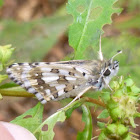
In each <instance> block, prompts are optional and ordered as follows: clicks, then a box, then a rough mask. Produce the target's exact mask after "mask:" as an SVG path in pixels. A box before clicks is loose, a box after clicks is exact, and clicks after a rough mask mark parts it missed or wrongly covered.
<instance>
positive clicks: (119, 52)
mask: <svg viewBox="0 0 140 140" xmlns="http://www.w3.org/2000/svg"><path fill="white" fill-rule="evenodd" d="M121 53H122V51H121V50H118V51H117V53H116V54H115V55H114V56H112V58H111V62H112V61H113V59H114V57H116V56H117V55H118V54H121Z"/></svg>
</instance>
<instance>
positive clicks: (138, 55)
mask: <svg viewBox="0 0 140 140" xmlns="http://www.w3.org/2000/svg"><path fill="white" fill-rule="evenodd" d="M66 2H67V1H66V0H24V1H23V0H4V2H3V3H2V2H0V5H1V7H0V45H6V44H12V46H13V47H14V48H15V51H14V54H13V56H12V60H14V62H36V61H47V62H49V61H60V60H63V59H64V58H65V57H66V56H67V55H70V54H71V53H72V52H73V49H72V48H71V47H70V46H69V44H68V36H67V33H68V26H69V25H70V24H71V23H72V17H71V16H70V15H68V14H67V13H66ZM115 7H121V8H123V10H122V13H121V14H120V15H119V16H118V15H116V14H114V15H112V20H113V22H112V24H111V25H105V26H104V27H103V30H104V34H103V37H102V49H103V53H104V56H105V57H106V58H110V57H111V56H113V54H115V52H116V51H117V50H120V49H121V50H123V54H122V55H120V56H118V57H117V60H119V61H120V71H119V75H121V74H123V75H129V74H130V75H131V77H132V79H134V81H135V82H136V84H137V86H139V87H140V80H139V79H140V0H133V1H132V0H119V1H118V2H117V3H116V4H115ZM97 49H98V45H97V46H96V47H95V50H93V51H94V52H92V51H88V50H87V52H86V53H88V59H95V58H96V57H95V56H96V53H95V52H96V50H97ZM108 52H110V53H108ZM37 102H38V101H37V100H36V99H33V98H17V97H4V99H3V101H1V102H0V120H2V121H11V120H13V119H14V118H15V117H17V116H19V115H21V114H22V113H24V112H25V111H27V110H28V109H30V108H31V107H33V106H35V105H36V104H37ZM59 108H61V105H60V103H58V102H50V103H48V104H47V105H45V110H44V119H46V118H47V117H49V116H50V115H52V114H53V113H54V112H56V110H57V109H59ZM139 111H140V109H139ZM100 112H101V110H100V109H97V110H96V111H95V112H94V108H91V114H92V116H93V117H92V118H93V136H96V135H98V134H99V133H100V131H97V130H98V127H97V120H96V118H97V116H98V114H99V113H100ZM81 118H82V112H81V110H80V109H78V110H75V111H74V112H73V113H72V116H71V117H70V118H69V119H68V120H66V121H65V122H64V123H58V124H57V125H56V126H55V129H54V131H55V134H56V135H55V138H54V140H60V139H61V140H74V139H76V135H77V132H78V131H82V130H83V128H84V123H83V122H82V121H81ZM100 120H101V119H100ZM102 121H107V120H103V119H102ZM136 121H137V124H140V120H136ZM139 130H140V127H137V129H136V130H135V132H136V133H137V134H139V135H140V131H139ZM139 139H140V138H139Z"/></svg>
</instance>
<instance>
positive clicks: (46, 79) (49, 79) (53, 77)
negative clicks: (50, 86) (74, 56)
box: [42, 76, 59, 83]
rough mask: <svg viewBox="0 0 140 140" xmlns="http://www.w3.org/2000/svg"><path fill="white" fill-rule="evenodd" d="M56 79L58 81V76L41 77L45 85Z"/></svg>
mask: <svg viewBox="0 0 140 140" xmlns="http://www.w3.org/2000/svg"><path fill="white" fill-rule="evenodd" d="M58 79H59V77H58V76H50V77H42V80H44V81H45V83H48V82H52V81H56V80H58Z"/></svg>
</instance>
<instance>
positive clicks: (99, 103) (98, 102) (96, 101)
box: [85, 97, 106, 107]
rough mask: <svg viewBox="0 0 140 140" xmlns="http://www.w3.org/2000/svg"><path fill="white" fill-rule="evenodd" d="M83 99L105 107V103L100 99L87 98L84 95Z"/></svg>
mask: <svg viewBox="0 0 140 140" xmlns="http://www.w3.org/2000/svg"><path fill="white" fill-rule="evenodd" d="M85 100H86V101H87V102H91V103H94V104H97V105H100V106H102V107H106V105H105V104H104V103H103V102H101V101H100V100H96V99H92V98H89V97H86V98H85Z"/></svg>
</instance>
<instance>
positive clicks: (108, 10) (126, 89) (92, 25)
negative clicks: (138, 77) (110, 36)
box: [0, 0, 140, 140]
mask: <svg viewBox="0 0 140 140" xmlns="http://www.w3.org/2000/svg"><path fill="white" fill-rule="evenodd" d="M116 1H117V0H107V1H103V0H69V1H68V4H67V11H68V13H69V14H71V15H72V16H73V20H74V21H73V23H72V25H71V26H70V27H69V44H70V45H71V46H72V47H73V48H74V50H75V59H84V58H86V56H85V51H88V48H89V46H91V47H92V48H94V47H95V46H96V45H97V44H98V40H99V36H100V34H102V32H103V31H102V28H103V26H104V25H106V24H109V23H111V16H112V14H113V13H119V12H120V9H118V8H116V9H115V8H113V4H114V3H115V2H116ZM0 49H1V50H0V51H1V52H2V53H4V55H2V53H1V56H2V57H1V70H3V68H4V67H5V66H6V65H8V64H7V60H8V59H9V58H10V56H11V53H12V51H13V49H11V48H10V47H6V46H3V47H1V48H0ZM5 49H6V51H3V50H5ZM3 56H4V57H3ZM5 78H7V76H6V77H4V78H3V79H2V80H4V79H5ZM2 80H1V81H2ZM110 85H111V88H112V89H113V91H109V92H108V91H103V92H102V93H100V92H98V93H93V92H92V93H88V94H86V97H83V98H81V99H80V100H78V101H75V102H74V103H73V104H71V105H70V106H68V107H67V108H65V109H64V110H61V111H58V112H56V113H55V114H53V115H51V116H50V117H49V118H47V119H46V120H45V121H44V122H42V115H43V105H41V104H40V103H38V104H37V105H36V106H35V107H34V108H31V109H30V110H28V111H27V112H26V113H24V114H22V115H21V116H18V117H17V118H16V119H14V120H13V121H11V123H15V124H18V125H21V126H23V127H25V128H27V129H28V130H29V131H31V132H32V133H33V134H34V135H35V136H36V138H37V139H38V140H41V139H49V140H52V139H53V137H54V132H53V128H54V126H55V124H56V123H57V122H58V121H60V122H64V121H65V120H66V119H67V118H69V117H70V116H71V113H72V112H73V110H74V109H76V108H78V107H79V106H82V110H83V116H82V120H83V121H84V123H85V128H84V130H83V131H82V132H79V133H78V136H77V140H80V139H83V140H90V139H91V138H92V117H91V114H90V109H89V107H90V106H95V104H96V105H99V106H101V107H103V111H102V113H101V114H100V115H99V116H98V118H107V117H109V116H110V119H109V121H108V123H107V124H105V123H103V122H98V126H99V128H100V130H101V133H100V135H99V137H98V139H99V140H104V139H107V140H108V139H118V140H119V139H120V140H121V139H125V140H130V139H131V137H132V134H133V133H131V132H129V128H130V126H132V127H133V128H135V127H136V124H135V123H134V119H135V118H136V117H140V113H138V112H137V110H136V105H137V104H138V99H139V93H140V89H139V88H138V87H137V86H136V85H135V83H134V82H133V80H132V79H131V77H126V78H124V77H123V76H120V78H118V79H116V80H114V81H112V82H111V84H110ZM0 93H1V94H2V95H6V94H7V95H8V94H11V95H13V96H20V95H21V96H33V95H32V94H29V93H27V92H25V91H24V90H23V89H22V88H20V87H17V86H16V85H13V84H5V85H2V86H1V87H0ZM95 94H96V97H95ZM27 115H30V116H31V117H30V118H25V117H26V116H27ZM44 125H48V130H47V131H42V127H43V126H44Z"/></svg>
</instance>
